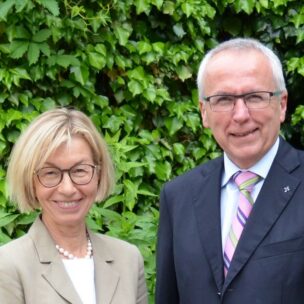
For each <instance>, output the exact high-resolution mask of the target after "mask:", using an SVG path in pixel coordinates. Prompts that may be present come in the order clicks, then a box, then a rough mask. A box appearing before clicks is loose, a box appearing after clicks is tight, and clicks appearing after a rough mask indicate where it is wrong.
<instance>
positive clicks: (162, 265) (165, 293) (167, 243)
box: [155, 187, 179, 304]
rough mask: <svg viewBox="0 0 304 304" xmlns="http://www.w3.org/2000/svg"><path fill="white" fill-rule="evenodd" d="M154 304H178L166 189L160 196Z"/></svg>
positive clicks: (171, 228)
mask: <svg viewBox="0 0 304 304" xmlns="http://www.w3.org/2000/svg"><path fill="white" fill-rule="evenodd" d="M155 300H156V302H155V303H156V304H168V303H179V296H178V289H177V281H176V275H175V267H174V256H173V227H172V218H171V215H170V211H169V206H168V202H167V196H166V187H164V189H163V190H162V192H161V195H160V218H159V228H158V240H157V254H156V295H155Z"/></svg>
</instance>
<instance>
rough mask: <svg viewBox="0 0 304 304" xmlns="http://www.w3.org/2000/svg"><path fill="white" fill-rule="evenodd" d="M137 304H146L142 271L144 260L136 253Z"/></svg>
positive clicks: (144, 281) (143, 273) (145, 288)
mask: <svg viewBox="0 0 304 304" xmlns="http://www.w3.org/2000/svg"><path fill="white" fill-rule="evenodd" d="M136 303H137V304H148V299H147V286H146V279H145V271H144V260H143V257H142V255H141V254H140V252H139V251H138V288H137V299H136Z"/></svg>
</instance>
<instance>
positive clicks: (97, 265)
mask: <svg viewBox="0 0 304 304" xmlns="http://www.w3.org/2000/svg"><path fill="white" fill-rule="evenodd" d="M89 235H90V239H91V242H92V246H93V252H94V269H95V270H94V271H95V289H96V303H97V304H135V303H136V304H147V303H148V300H147V294H146V283H145V278H144V266H143V259H142V256H141V255H140V253H139V250H138V249H137V247H135V246H134V245H131V244H129V243H127V242H125V241H122V240H118V239H115V238H112V237H108V236H105V235H101V234H95V233H92V232H89ZM0 303H1V304H2V303H3V304H25V303H26V304H66V303H72V304H82V302H81V300H80V298H79V296H78V294H77V291H76V290H75V288H74V286H73V284H72V281H71V280H70V278H69V276H68V274H67V272H66V271H65V268H64V265H63V263H62V260H61V258H60V256H59V254H58V252H57V250H56V248H55V244H54V241H53V239H52V238H51V236H50V234H49V233H48V231H47V229H46V227H45V226H44V224H43V223H42V222H41V220H40V219H39V217H38V218H37V219H36V221H35V222H34V224H33V225H32V227H31V228H30V230H29V232H28V233H27V234H26V235H24V236H22V237H20V238H19V239H17V240H14V241H11V242H9V243H8V244H6V245H4V246H2V247H0Z"/></svg>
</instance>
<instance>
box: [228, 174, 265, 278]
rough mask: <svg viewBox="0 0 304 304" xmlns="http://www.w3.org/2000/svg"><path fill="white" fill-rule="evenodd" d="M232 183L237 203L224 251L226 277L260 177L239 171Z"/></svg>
mask: <svg viewBox="0 0 304 304" xmlns="http://www.w3.org/2000/svg"><path fill="white" fill-rule="evenodd" d="M233 179H234V182H235V183H236V185H237V186H238V188H239V191H240V194H239V202H238V209H237V213H236V216H235V217H234V219H233V221H232V224H231V227H230V231H229V234H228V237H227V241H226V244H225V250H224V274H225V277H226V275H227V272H228V269H229V266H230V263H231V260H232V257H233V254H234V251H235V249H236V246H237V244H238V241H239V239H240V237H241V234H242V232H243V229H244V227H245V224H246V222H247V219H248V217H249V215H250V212H251V209H252V207H253V203H254V201H253V199H252V197H251V192H252V190H253V189H254V186H255V184H256V183H257V182H258V181H259V180H260V177H259V176H258V175H256V174H255V173H252V172H250V171H244V172H242V171H239V172H237V173H236V174H235V175H234V177H233Z"/></svg>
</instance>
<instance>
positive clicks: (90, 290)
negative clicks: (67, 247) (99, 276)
mask: <svg viewBox="0 0 304 304" xmlns="http://www.w3.org/2000/svg"><path fill="white" fill-rule="evenodd" d="M62 262H63V264H64V266H65V269H66V271H67V273H68V275H69V277H70V278H71V281H72V283H73V285H74V287H75V290H76V291H77V293H78V295H79V297H80V299H81V301H82V303H83V304H96V295H95V282H94V260H93V258H90V259H88V258H83V259H73V260H68V259H62Z"/></svg>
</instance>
